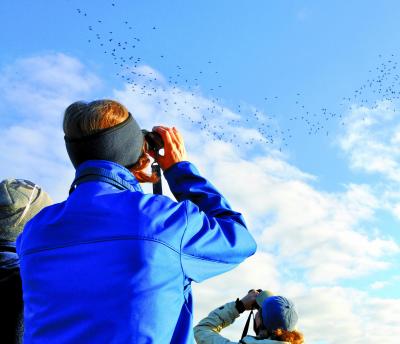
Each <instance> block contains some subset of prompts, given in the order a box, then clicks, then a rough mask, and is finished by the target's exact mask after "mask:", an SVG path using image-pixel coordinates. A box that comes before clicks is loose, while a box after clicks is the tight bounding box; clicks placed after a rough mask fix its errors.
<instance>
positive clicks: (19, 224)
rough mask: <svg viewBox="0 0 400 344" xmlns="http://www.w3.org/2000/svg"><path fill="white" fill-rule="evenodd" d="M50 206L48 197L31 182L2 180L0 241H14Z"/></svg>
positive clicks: (0, 192)
mask: <svg viewBox="0 0 400 344" xmlns="http://www.w3.org/2000/svg"><path fill="white" fill-rule="evenodd" d="M51 204H53V201H52V200H51V198H50V196H49V195H48V194H47V193H46V192H44V191H43V190H42V189H41V188H40V187H39V186H38V185H36V184H35V183H32V182H31V181H29V180H25V179H5V180H3V181H2V182H1V183H0V240H8V241H15V240H16V238H17V236H18V235H19V234H20V233H21V232H22V230H23V229H24V226H25V224H26V223H27V222H28V221H29V220H30V219H31V218H32V217H34V216H35V215H36V214H37V213H38V212H39V211H40V210H42V209H43V208H44V207H47V206H49V205H51Z"/></svg>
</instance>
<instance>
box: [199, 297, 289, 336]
mask: <svg viewBox="0 0 400 344" xmlns="http://www.w3.org/2000/svg"><path fill="white" fill-rule="evenodd" d="M239 316H240V314H239V312H238V311H237V309H236V307H235V302H229V303H227V304H225V305H224V306H222V307H219V308H217V309H214V310H213V311H212V312H211V313H210V314H209V315H208V316H207V317H206V318H204V319H203V320H201V321H200V322H199V323H198V324H197V325H196V326H195V327H194V337H195V339H196V343H197V344H239V343H245V344H253V343H257V344H290V343H287V342H280V341H276V340H272V339H259V338H256V337H252V336H246V337H244V338H243V339H242V340H241V341H240V342H237V341H235V342H232V341H230V340H229V339H227V338H225V337H222V336H221V335H220V334H219V333H220V332H221V330H222V329H223V328H225V327H227V326H229V325H231V324H232V323H233V322H234V321H235V319H236V318H238V317H239Z"/></svg>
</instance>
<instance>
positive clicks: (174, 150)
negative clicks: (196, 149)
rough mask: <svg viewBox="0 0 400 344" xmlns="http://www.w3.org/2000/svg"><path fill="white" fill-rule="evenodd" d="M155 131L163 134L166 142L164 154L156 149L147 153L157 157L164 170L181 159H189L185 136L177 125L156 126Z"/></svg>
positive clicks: (156, 159)
mask: <svg viewBox="0 0 400 344" xmlns="http://www.w3.org/2000/svg"><path fill="white" fill-rule="evenodd" d="M153 131H155V132H157V133H159V134H160V135H161V138H162V140H163V142H164V155H159V154H158V153H156V152H154V151H147V153H148V154H149V155H150V156H151V157H152V158H153V159H155V161H156V162H157V163H158V164H159V165H160V167H161V168H162V169H163V171H165V170H167V169H168V168H170V167H171V166H172V165H175V164H176V163H178V162H180V161H187V155H186V150H185V145H184V143H183V137H182V135H181V134H180V132H179V131H178V129H176V128H175V127H172V128H167V127H164V126H156V127H154V128H153Z"/></svg>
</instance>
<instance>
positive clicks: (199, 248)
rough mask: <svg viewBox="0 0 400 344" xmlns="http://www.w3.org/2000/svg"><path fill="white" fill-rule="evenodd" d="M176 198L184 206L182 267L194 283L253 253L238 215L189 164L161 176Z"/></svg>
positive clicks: (240, 216)
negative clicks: (184, 225)
mask: <svg viewBox="0 0 400 344" xmlns="http://www.w3.org/2000/svg"><path fill="white" fill-rule="evenodd" d="M164 176H165V178H166V179H167V181H168V184H169V186H170V189H171V191H172V193H173V194H174V196H175V197H176V199H177V200H178V201H180V202H182V201H183V202H185V203H186V218H187V223H186V229H185V231H184V233H183V236H182V242H181V261H182V268H183V271H184V273H185V274H186V276H187V277H188V278H190V279H192V280H194V281H196V282H200V281H202V280H204V279H206V278H210V277H212V276H215V275H218V274H221V273H223V272H225V271H228V270H230V269H232V268H234V267H235V266H237V265H238V264H239V263H241V262H242V261H243V260H244V259H246V258H247V257H249V256H251V255H253V254H254V252H255V251H256V243H255V241H254V239H253V237H252V236H251V234H250V233H249V231H248V230H247V227H246V224H245V222H244V219H243V217H242V215H241V214H240V213H238V212H236V211H234V210H232V209H231V207H230V205H229V204H228V202H227V201H226V199H225V198H224V197H223V196H222V195H221V194H220V193H219V192H218V191H217V189H216V188H215V187H214V186H213V185H212V184H211V183H210V182H209V181H208V180H206V179H205V178H203V177H201V176H200V174H199V172H198V171H197V169H196V168H195V167H194V165H192V164H191V163H189V162H186V161H185V162H180V163H177V164H175V165H173V166H172V167H171V168H169V169H168V170H167V171H166V172H165V173H164Z"/></svg>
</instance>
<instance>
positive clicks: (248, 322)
mask: <svg viewBox="0 0 400 344" xmlns="http://www.w3.org/2000/svg"><path fill="white" fill-rule="evenodd" d="M252 315H253V311H251V312H250V314H249V317H248V318H247V321H246V325H244V329H243V333H242V337H241V338H240V340H242V339H243V338H244V337H246V336H247V332H249V325H250V319H251V316H252Z"/></svg>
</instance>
